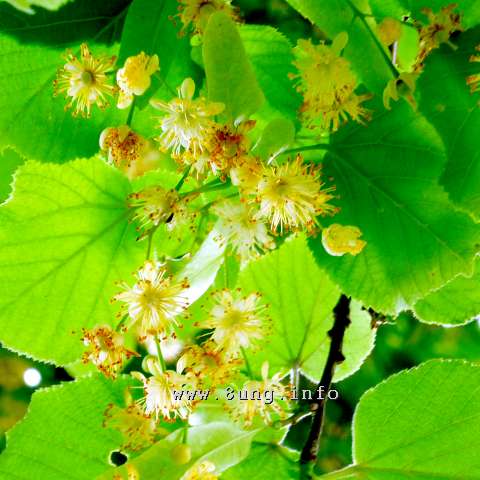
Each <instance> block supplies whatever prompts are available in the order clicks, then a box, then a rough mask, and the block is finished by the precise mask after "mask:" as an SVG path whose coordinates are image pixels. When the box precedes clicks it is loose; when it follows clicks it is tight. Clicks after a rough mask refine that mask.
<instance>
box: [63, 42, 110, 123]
mask: <svg viewBox="0 0 480 480" xmlns="http://www.w3.org/2000/svg"><path fill="white" fill-rule="evenodd" d="M65 59H66V60H67V63H66V64H65V65H64V66H63V67H62V68H60V69H59V70H58V73H57V78H56V80H55V81H54V87H55V95H57V94H59V93H65V94H66V97H71V99H70V101H69V103H67V105H66V106H65V109H68V108H71V107H72V106H73V105H74V104H76V105H75V109H74V111H73V115H74V116H76V115H78V114H79V113H80V114H81V115H82V116H84V117H85V116H90V109H91V106H92V105H97V106H98V107H99V108H102V109H103V108H105V107H106V106H107V105H108V102H107V101H106V97H107V96H110V95H113V94H114V92H115V88H114V87H113V86H112V85H110V84H109V83H108V77H107V73H108V72H110V71H111V70H112V68H113V65H114V63H115V57H107V56H105V55H101V56H99V57H94V56H93V55H92V54H91V53H90V50H89V48H88V46H87V44H85V43H82V45H81V46H80V59H78V58H77V57H76V56H75V55H74V54H73V53H71V52H69V53H67V55H66V57H65Z"/></svg>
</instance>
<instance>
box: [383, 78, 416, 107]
mask: <svg viewBox="0 0 480 480" xmlns="http://www.w3.org/2000/svg"><path fill="white" fill-rule="evenodd" d="M417 78H418V74H416V73H401V74H400V75H399V76H398V77H397V78H392V80H390V81H389V82H388V83H387V86H386V87H385V90H384V91H383V105H384V106H385V108H386V109H387V110H390V108H391V107H390V100H394V101H395V102H396V101H397V100H398V99H399V98H400V97H401V96H402V97H404V98H405V100H406V101H407V102H408V103H409V104H410V105H411V106H412V108H413V109H414V110H416V109H417V102H416V100H415V97H414V93H415V88H416V81H417Z"/></svg>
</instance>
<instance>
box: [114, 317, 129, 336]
mask: <svg viewBox="0 0 480 480" xmlns="http://www.w3.org/2000/svg"><path fill="white" fill-rule="evenodd" d="M127 318H128V313H126V314H125V315H123V317H122V318H121V319H120V321H119V322H118V325H117V326H116V327H115V331H116V332H119V331H120V330H121V329H122V327H123V326H124V325H125V322H126V321H127Z"/></svg>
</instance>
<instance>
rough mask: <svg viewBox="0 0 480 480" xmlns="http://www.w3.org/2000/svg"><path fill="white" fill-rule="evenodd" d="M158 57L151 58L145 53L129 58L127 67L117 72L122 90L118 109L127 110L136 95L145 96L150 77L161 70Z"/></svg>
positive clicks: (118, 82) (126, 63)
mask: <svg viewBox="0 0 480 480" xmlns="http://www.w3.org/2000/svg"><path fill="white" fill-rule="evenodd" d="M159 65H160V63H159V61H158V55H153V56H149V55H146V54H145V53H144V52H141V53H139V54H138V55H135V56H134V57H128V58H127V59H126V60H125V65H124V66H123V68H120V69H119V70H118V72H117V84H118V87H119V89H120V92H119V96H118V103H117V107H118V108H127V107H129V106H130V104H131V103H132V101H133V96H134V95H137V96H138V95H143V94H144V93H145V91H146V90H147V89H148V88H149V87H150V84H151V79H150V77H151V76H152V75H153V74H154V73H155V72H156V71H157V70H159Z"/></svg>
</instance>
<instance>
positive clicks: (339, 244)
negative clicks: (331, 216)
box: [322, 223, 367, 257]
mask: <svg viewBox="0 0 480 480" xmlns="http://www.w3.org/2000/svg"><path fill="white" fill-rule="evenodd" d="M361 235H362V232H361V230H360V229H359V228H358V227H354V226H352V225H346V226H345V225H339V224H338V223H334V224H332V225H330V226H329V227H327V228H325V229H323V231H322V244H323V248H325V250H326V251H327V253H329V254H330V255H333V256H334V257H340V256H342V255H345V254H346V253H349V254H350V255H358V254H359V253H360V252H361V251H362V250H363V249H364V247H365V245H366V244H367V242H365V241H364V240H360V238H359V237H360V236H361Z"/></svg>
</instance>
